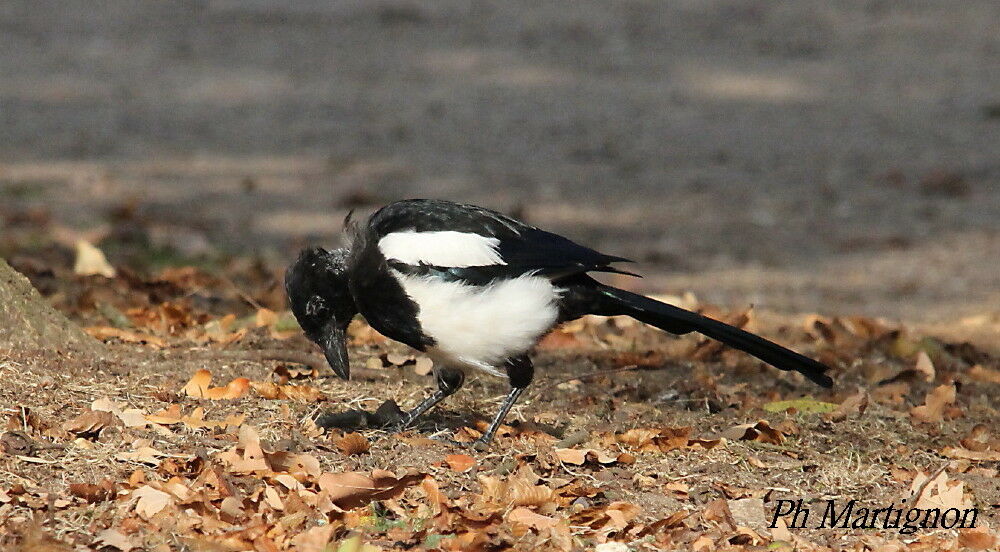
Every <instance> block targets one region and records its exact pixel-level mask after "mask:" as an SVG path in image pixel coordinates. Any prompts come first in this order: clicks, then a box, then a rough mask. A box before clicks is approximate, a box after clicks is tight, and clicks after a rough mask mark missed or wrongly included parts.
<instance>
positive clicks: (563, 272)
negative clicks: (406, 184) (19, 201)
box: [369, 199, 635, 283]
mask: <svg viewBox="0 0 1000 552" xmlns="http://www.w3.org/2000/svg"><path fill="white" fill-rule="evenodd" d="M369 229H370V231H372V232H373V233H374V234H375V236H377V237H383V236H386V235H388V234H390V233H392V232H401V231H406V230H412V231H416V232H435V231H446V230H452V231H458V232H470V233H475V234H479V235H481V236H486V237H490V238H496V239H497V240H498V241H499V244H498V246H497V252H498V253H499V254H500V257H501V258H502V259H503V260H504V263H505V264H502V265H487V266H472V267H462V268H455V267H442V266H433V265H428V264H420V265H408V264H405V263H400V262H396V261H392V260H390V261H389V264H390V266H392V267H393V268H395V269H396V270H400V271H401V272H404V273H408V274H433V275H436V276H439V277H442V278H445V279H450V280H462V281H467V282H469V283H486V282H489V281H491V280H495V279H497V278H515V277H517V276H520V275H522V274H527V273H535V274H541V275H544V276H548V277H550V278H552V279H553V280H560V279H562V278H566V277H568V276H573V275H576V274H581V273H584V272H592V271H593V272H616V273H621V274H631V275H633V276H634V275H635V274H632V273H630V272H626V271H623V270H619V269H617V268H614V267H612V266H611V263H616V262H631V261H629V260H628V259H625V258H623V257H616V256H613V255H605V254H603V253H599V252H597V251H594V250H593V249H590V248H589V247H584V246H582V245H579V244H577V243H574V242H573V241H571V240H569V239H568V238H565V237H563V236H560V235H558V234H553V233H552V232H546V231H545V230H541V229H538V228H536V227H534V226H530V225H527V224H525V223H523V222H521V221H518V220H515V219H513V218H510V217H508V216H506V215H503V214H501V213H498V212H496V211H491V210H489V209H485V208H483V207H477V206H474V205H462V204H458V203H452V202H450V201H442V200H432V199H410V200H405V201H399V202H396V203H392V204H390V205H387V206H385V207H383V208H382V209H380V210H379V211H377V212H376V213H375V214H374V215H372V218H371V219H370V221H369Z"/></svg>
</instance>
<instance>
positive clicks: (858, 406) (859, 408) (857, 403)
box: [823, 389, 868, 422]
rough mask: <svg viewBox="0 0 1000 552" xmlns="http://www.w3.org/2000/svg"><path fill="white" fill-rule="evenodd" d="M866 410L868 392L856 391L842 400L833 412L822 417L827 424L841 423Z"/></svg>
mask: <svg viewBox="0 0 1000 552" xmlns="http://www.w3.org/2000/svg"><path fill="white" fill-rule="evenodd" d="M867 409H868V392H867V391H865V390H864V389H858V392H857V393H855V394H854V395H851V396H850V397H847V398H846V399H844V402H842V403H840V406H838V407H837V409H836V410H834V411H833V412H828V413H826V414H824V415H823V419H824V420H826V421H828V422H842V421H844V420H846V419H847V418H850V417H852V416H855V415H857V416H860V415H862V414H864V413H865V410H867Z"/></svg>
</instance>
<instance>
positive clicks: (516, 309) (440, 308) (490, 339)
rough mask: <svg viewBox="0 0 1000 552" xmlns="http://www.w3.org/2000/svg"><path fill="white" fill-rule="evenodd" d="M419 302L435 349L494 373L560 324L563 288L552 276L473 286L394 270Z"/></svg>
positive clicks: (422, 323)
mask: <svg viewBox="0 0 1000 552" xmlns="http://www.w3.org/2000/svg"><path fill="white" fill-rule="evenodd" d="M392 274H393V276H395V277H396V279H397V280H399V282H400V284H402V286H403V289H404V290H405V291H406V294H407V295H409V296H410V298H411V299H413V301H414V302H416V303H417V305H418V306H419V311H418V312H417V319H418V320H419V321H420V327H421V329H422V330H423V332H424V333H425V334H427V335H428V336H430V337H432V338H433V339H434V340H435V341H436V342H437V343H436V345H435V347H434V349H435V350H434V351H431V353H432V354H434V355H435V356H437V357H439V359H440V360H441V361H443V362H446V363H450V364H453V365H455V366H456V367H463V366H471V367H475V368H479V369H481V370H484V371H486V372H490V373H492V374H494V375H500V372H499V371H498V370H497V369H496V367H497V366H500V365H501V363H503V361H504V360H506V359H507V358H509V357H511V356H515V355H519V354H521V353H524V352H526V351H528V350H529V349H530V348H531V347H532V346H534V344H535V342H536V341H537V340H538V338H540V337H541V336H542V335H544V334H545V333H546V332H548V331H549V329H550V328H551V327H552V325H553V324H555V321H556V318H557V316H558V314H559V311H558V308H557V307H556V301H557V300H558V298H559V295H560V292H561V290H559V289H557V288H556V287H555V286H553V285H552V282H550V281H549V280H548V278H541V277H538V276H530V275H525V276H521V277H518V278H513V279H510V280H500V281H497V282H495V283H493V284H491V285H489V286H470V285H466V284H462V283H459V282H449V281H445V280H441V279H437V278H433V277H426V276H407V275H404V274H402V273H400V272H398V271H395V270H393V271H392Z"/></svg>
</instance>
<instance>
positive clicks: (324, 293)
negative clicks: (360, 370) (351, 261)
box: [285, 247, 358, 380]
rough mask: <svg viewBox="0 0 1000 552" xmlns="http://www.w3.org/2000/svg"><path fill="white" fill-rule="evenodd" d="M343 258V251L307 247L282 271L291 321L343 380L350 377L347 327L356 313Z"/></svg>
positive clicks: (345, 262)
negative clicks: (293, 320)
mask: <svg viewBox="0 0 1000 552" xmlns="http://www.w3.org/2000/svg"><path fill="white" fill-rule="evenodd" d="M347 256H348V251H347V250H346V249H335V250H333V251H327V250H325V249H323V248H320V247H310V248H307V249H304V250H302V252H301V253H299V258H298V259H297V260H296V261H295V262H294V263H292V265H291V266H289V267H288V270H286V271H285V293H287V294H288V302H289V304H290V305H291V307H292V313H293V314H295V319H296V320H298V322H299V326H301V327H302V330H303V331H304V332H305V334H306V337H308V338H309V339H311V340H312V341H313V342H315V343H316V344H317V345H319V346H320V347H321V348H322V349H323V354H324V355H326V361H327V363H329V364H330V368H332V369H333V371H334V372H335V373H336V374H337V375H338V376H340V377H341V378H343V379H345V380H346V379H350V377H351V365H350V362H349V361H348V358H347V335H346V333H347V325H348V324H350V323H351V319H352V318H354V315H355V314H357V313H358V309H357V307H356V306H355V304H354V299H353V298H352V297H351V292H350V289H348V285H347V280H348V278H347Z"/></svg>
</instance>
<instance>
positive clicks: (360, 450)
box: [336, 433, 371, 456]
mask: <svg viewBox="0 0 1000 552" xmlns="http://www.w3.org/2000/svg"><path fill="white" fill-rule="evenodd" d="M336 445H337V448H338V449H340V452H342V453H343V454H345V455H347V456H352V455H355V454H364V453H366V452H368V449H369V448H371V443H369V442H368V439H366V438H365V436H364V435H362V434H360V433H348V434H347V435H344V436H343V437H341V438H340V439H337V441H336Z"/></svg>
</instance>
